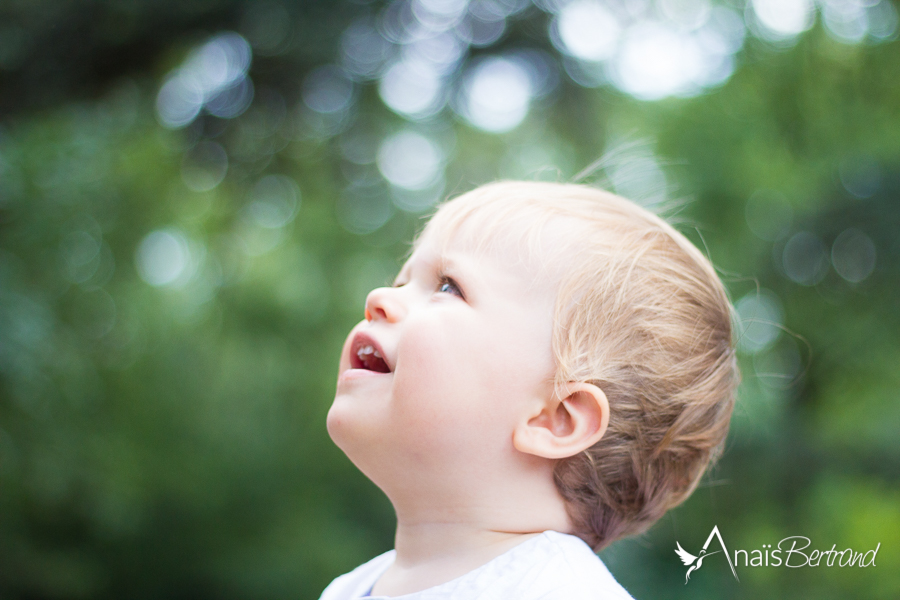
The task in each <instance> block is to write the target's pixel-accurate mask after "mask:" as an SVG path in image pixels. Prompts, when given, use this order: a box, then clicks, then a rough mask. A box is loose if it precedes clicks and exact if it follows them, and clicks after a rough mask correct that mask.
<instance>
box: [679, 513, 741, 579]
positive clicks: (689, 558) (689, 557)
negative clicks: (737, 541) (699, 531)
mask: <svg viewBox="0 0 900 600" xmlns="http://www.w3.org/2000/svg"><path fill="white" fill-rule="evenodd" d="M713 538H716V539H717V540H719V545H720V546H721V547H722V549H721V550H716V551H715V552H709V551H708V548H709V543H710V542H712V541H713ZM675 545H676V546H677V548H675V554H677V555H678V558H680V559H681V562H683V563H684V565H685V566H690V567H691V568H690V569H688V571H687V573H686V574H685V576H684V585H687V582H688V580H690V578H691V573H693V572H694V571H696V570H697V569H699V568H700V566H701V565H702V564H703V559H704V558H706V557H707V556H710V555H712V554H718V553H719V552H723V553H724V554H725V558H726V559H727V560H728V566H729V567H731V574H732V575H734V578H735V579H737V581H738V582H740V581H741V580H740V579H738V576H737V571H735V570H734V564H733V563H732V562H731V556H729V555H728V549H727V548H726V547H725V542H724V541H723V540H722V534H721V533H719V526H718V525H715V526H713V529H712V531H711V532H710V533H709V537H708V538H706V543H705V544H703V548H701V549H700V552H699V553H698V555H697V556H694V555H693V554H691V553H690V552H688V551H687V550H685V549H684V548H682V547H681V544H680V543H678V541H677V540H676V541H675Z"/></svg>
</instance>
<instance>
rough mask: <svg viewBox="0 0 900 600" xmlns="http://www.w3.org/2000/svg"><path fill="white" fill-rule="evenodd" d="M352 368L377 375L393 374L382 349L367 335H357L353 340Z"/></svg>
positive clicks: (351, 351) (351, 352)
mask: <svg viewBox="0 0 900 600" xmlns="http://www.w3.org/2000/svg"><path fill="white" fill-rule="evenodd" d="M350 366H351V367H352V368H354V369H364V370H366V371H374V372H376V373H390V372H391V369H390V367H388V364H387V362H386V361H385V360H384V355H383V354H382V353H381V349H380V348H379V347H378V345H377V344H376V343H375V342H374V341H373V340H371V339H369V338H368V337H367V336H365V335H357V336H356V338H355V339H354V340H353V346H352V347H351V348H350Z"/></svg>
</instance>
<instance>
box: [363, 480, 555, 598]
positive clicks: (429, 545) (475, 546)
mask: <svg viewBox="0 0 900 600" xmlns="http://www.w3.org/2000/svg"><path fill="white" fill-rule="evenodd" d="M550 484H551V486H552V481H551V482H550ZM504 487H505V488H506V489H507V491H508V490H509V489H512V488H516V487H517V486H515V485H513V484H512V483H511V482H510V485H509V487H506V486H504ZM515 491H517V492H518V493H516V494H508V493H506V494H503V495H502V498H493V497H491V495H490V494H482V495H479V497H477V498H474V497H466V498H455V499H454V500H453V501H450V502H448V498H447V496H446V495H444V496H443V502H441V500H439V499H438V497H437V496H431V497H430V500H431V501H424V499H423V496H424V494H422V492H421V491H420V493H419V494H416V495H414V496H413V498H414V499H415V500H416V501H415V502H404V501H402V499H401V498H399V497H396V496H395V497H393V498H391V500H392V502H393V504H394V509H395V510H396V512H397V533H396V536H395V540H394V543H395V549H396V553H397V554H396V559H395V561H394V564H393V565H392V566H391V567H390V568H389V569H388V570H387V571H386V572H385V573H384V574H383V575H382V577H381V578H380V579H379V581H378V583H377V584H376V585H375V588H374V592H375V593H377V594H379V595H387V596H396V595H403V594H410V593H414V592H418V591H421V590H424V589H428V588H430V587H434V586H436V585H440V584H442V583H446V582H448V581H451V580H453V579H456V578H457V577H461V576H462V575H465V574H466V573H469V572H470V571H473V570H474V569H477V568H478V567H480V566H482V565H484V564H486V563H488V562H490V561H491V560H493V559H494V558H496V557H498V556H500V555H501V554H503V553H504V552H506V551H508V550H510V549H512V548H514V547H515V546H517V545H519V544H521V543H523V542H525V541H526V540H528V539H529V538H532V537H534V536H536V535H539V534H540V533H541V532H543V531H546V530H550V529H552V530H556V531H562V532H566V531H570V530H571V524H570V522H569V518H568V516H567V514H566V510H565V503H564V502H563V500H562V498H561V497H560V496H559V493H558V492H557V491H556V488H555V486H552V487H548V488H547V489H546V490H540V489H539V488H537V489H536V488H535V487H533V486H531V487H529V489H527V490H526V489H517V490H515ZM542 492H543V493H542ZM400 496H404V495H400ZM406 499H410V498H406ZM425 507H427V508H425ZM498 507H499V508H498Z"/></svg>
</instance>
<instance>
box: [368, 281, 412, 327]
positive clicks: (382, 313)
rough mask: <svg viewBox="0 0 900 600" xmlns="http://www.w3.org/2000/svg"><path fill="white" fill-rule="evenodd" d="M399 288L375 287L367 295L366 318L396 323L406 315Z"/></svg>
mask: <svg viewBox="0 0 900 600" xmlns="http://www.w3.org/2000/svg"><path fill="white" fill-rule="evenodd" d="M399 291H400V290H399V289H398V288H389V287H380V288H375V289H374V290H372V291H371V292H369V295H368V296H366V320H367V321H379V320H381V321H387V322H388V323H396V322H397V321H399V320H400V319H402V318H403V317H404V316H405V315H406V306H405V305H404V304H403V302H402V301H401V299H400V298H399Z"/></svg>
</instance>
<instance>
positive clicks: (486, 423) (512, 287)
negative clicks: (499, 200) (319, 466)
mask: <svg viewBox="0 0 900 600" xmlns="http://www.w3.org/2000/svg"><path fill="white" fill-rule="evenodd" d="M465 232H466V226H463V229H462V230H461V231H460V233H458V234H457V235H456V236H455V237H454V239H453V240H451V242H450V243H449V244H447V245H446V246H445V247H444V248H443V249H442V248H441V246H440V244H439V243H438V239H437V236H436V235H435V234H434V233H433V232H428V231H426V233H425V234H424V236H423V238H422V239H421V242H420V244H419V246H418V248H417V249H416V251H415V252H414V253H413V255H412V256H411V258H410V259H409V260H408V261H407V263H406V264H405V265H404V266H403V269H402V270H401V271H400V274H399V275H398V276H397V279H396V281H395V284H394V287H392V288H379V289H376V290H373V291H372V292H371V293H370V294H369V296H368V298H367V301H366V311H367V320H366V321H363V322H361V323H360V324H358V325H357V326H356V327H354V328H353V330H352V331H351V332H350V335H349V336H348V338H347V341H346V342H345V344H344V349H343V352H342V354H341V361H340V374H339V376H338V383H337V392H336V396H335V400H334V404H333V405H332V407H331V410H330V412H329V414H328V430H329V433H330V434H331V437H332V439H334V441H335V443H337V445H338V446H340V447H341V449H343V450H344V452H346V453H347V455H348V456H349V457H350V458H351V460H353V461H354V462H355V463H356V464H357V466H358V467H360V469H361V470H362V471H363V472H364V473H366V475H368V476H369V477H370V478H371V479H372V480H373V481H375V483H377V484H378V485H380V486H381V487H382V488H384V489H385V491H386V492H388V495H389V496H390V495H391V489H392V488H393V489H396V488H397V486H398V485H399V486H401V487H403V486H409V485H413V486H421V485H425V486H428V485H436V486H438V487H441V486H445V487H449V486H453V485H457V484H459V483H460V479H459V478H460V477H462V478H464V479H465V478H466V477H470V476H478V475H479V474H481V475H483V476H489V475H490V472H491V470H492V469H493V468H494V467H497V466H498V465H500V466H502V465H503V464H506V465H507V466H508V463H505V462H503V461H509V460H512V456H513V455H514V449H513V446H512V431H513V429H514V428H515V425H516V424H517V423H518V422H520V421H521V420H522V418H523V416H524V415H525V414H526V413H527V412H528V411H529V410H531V408H533V407H534V406H536V405H537V403H542V402H543V401H544V400H545V399H546V398H547V397H548V396H549V395H550V394H551V393H552V390H553V385H552V377H553V374H554V362H553V357H552V352H551V334H552V314H553V303H554V294H553V291H554V290H553V286H552V285H551V284H549V283H546V282H544V283H542V282H535V281H534V274H533V273H532V269H530V268H528V267H527V266H524V265H522V264H521V262H520V261H517V260H515V253H514V252H510V253H508V255H507V254H505V253H491V254H487V255H475V254H474V253H473V252H472V251H471V250H470V249H469V247H468V246H469V245H468V244H467V243H466V242H465V235H464V234H465ZM498 461H500V462H499V463H498ZM413 482H414V483H413Z"/></svg>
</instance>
